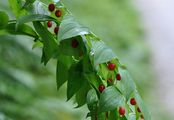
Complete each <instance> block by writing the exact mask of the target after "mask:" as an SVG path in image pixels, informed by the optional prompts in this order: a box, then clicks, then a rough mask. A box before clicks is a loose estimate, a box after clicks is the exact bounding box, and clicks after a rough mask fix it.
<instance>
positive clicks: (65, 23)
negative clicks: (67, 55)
mask: <svg viewBox="0 0 174 120" xmlns="http://www.w3.org/2000/svg"><path fill="white" fill-rule="evenodd" d="M89 33H90V31H89V29H88V28H87V27H83V26H82V25H80V24H79V23H78V22H77V21H76V20H75V19H74V17H73V16H72V15H66V16H64V18H63V20H62V22H61V24H60V31H59V33H58V39H59V41H61V40H64V39H68V38H72V37H75V36H78V35H85V34H89Z"/></svg>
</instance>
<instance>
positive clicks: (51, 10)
mask: <svg viewBox="0 0 174 120" xmlns="http://www.w3.org/2000/svg"><path fill="white" fill-rule="evenodd" d="M48 10H49V11H50V12H53V11H54V10H55V5H54V4H53V3H52V4H49V5H48Z"/></svg>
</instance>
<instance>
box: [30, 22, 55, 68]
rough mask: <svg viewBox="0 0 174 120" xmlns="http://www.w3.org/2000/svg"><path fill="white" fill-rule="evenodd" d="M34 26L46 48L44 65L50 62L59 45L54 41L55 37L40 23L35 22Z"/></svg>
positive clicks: (44, 50) (44, 49)
mask: <svg viewBox="0 0 174 120" xmlns="http://www.w3.org/2000/svg"><path fill="white" fill-rule="evenodd" d="M33 25H34V27H35V29H36V31H37V33H38V34H39V35H40V37H41V38H42V40H43V44H44V48H43V52H44V60H43V61H44V64H45V65H46V63H47V62H48V61H49V59H50V58H51V57H52V56H53V54H54V52H55V51H56V50H57V43H56V40H55V39H54V36H53V35H52V34H51V33H50V32H49V31H48V30H47V29H46V28H45V27H44V26H43V25H42V24H41V23H40V22H33Z"/></svg>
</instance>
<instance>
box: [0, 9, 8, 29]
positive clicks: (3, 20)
mask: <svg viewBox="0 0 174 120" xmlns="http://www.w3.org/2000/svg"><path fill="white" fill-rule="evenodd" d="M8 20H9V17H8V15H7V13H6V12H4V11H0V29H1V28H4V27H5V26H6V25H7V24H8Z"/></svg>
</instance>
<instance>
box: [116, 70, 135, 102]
mask: <svg viewBox="0 0 174 120" xmlns="http://www.w3.org/2000/svg"><path fill="white" fill-rule="evenodd" d="M118 72H119V73H120V75H121V80H120V81H118V82H117V85H116V86H117V88H118V89H119V90H120V91H121V92H122V94H123V95H124V96H125V97H126V100H128V99H129V98H130V96H131V95H132V93H133V92H134V91H135V89H136V86H135V83H134V81H133V80H132V78H131V76H130V75H129V72H128V71H127V70H126V69H123V68H119V70H118Z"/></svg>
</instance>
